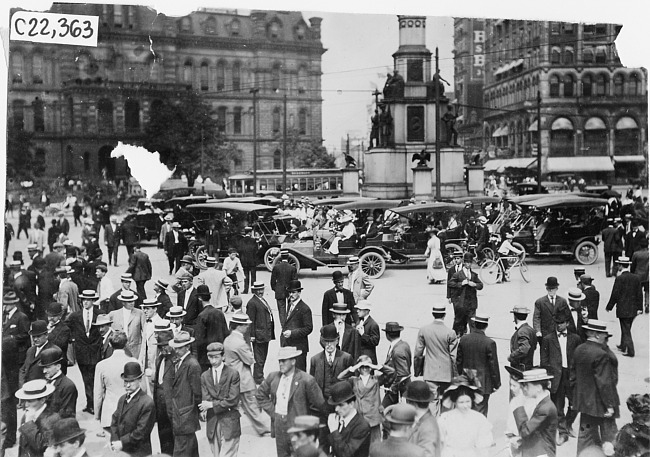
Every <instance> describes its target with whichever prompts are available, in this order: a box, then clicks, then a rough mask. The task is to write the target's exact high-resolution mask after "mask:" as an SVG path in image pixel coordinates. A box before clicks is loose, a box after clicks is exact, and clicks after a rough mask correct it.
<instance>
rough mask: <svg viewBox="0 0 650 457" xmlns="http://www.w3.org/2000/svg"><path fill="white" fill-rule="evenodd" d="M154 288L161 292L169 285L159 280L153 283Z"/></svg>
mask: <svg viewBox="0 0 650 457" xmlns="http://www.w3.org/2000/svg"><path fill="white" fill-rule="evenodd" d="M154 286H158V287H160V288H161V289H162V290H167V288H168V287H169V283H168V282H166V281H163V280H162V279H159V280H157V281H156V282H155V283H154Z"/></svg>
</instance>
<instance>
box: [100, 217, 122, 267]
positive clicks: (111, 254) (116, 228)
mask: <svg viewBox="0 0 650 457" xmlns="http://www.w3.org/2000/svg"><path fill="white" fill-rule="evenodd" d="M121 237H122V234H121V230H120V225H119V224H118V223H117V216H115V215H112V216H111V217H110V219H109V224H107V225H106V226H105V227H104V243H106V249H107V250H108V264H109V265H111V260H112V261H113V266H117V251H118V250H119V247H120V239H121Z"/></svg>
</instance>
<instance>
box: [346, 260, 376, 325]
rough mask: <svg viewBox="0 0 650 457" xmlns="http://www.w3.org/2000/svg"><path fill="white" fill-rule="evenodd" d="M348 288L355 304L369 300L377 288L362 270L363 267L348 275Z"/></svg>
mask: <svg viewBox="0 0 650 457" xmlns="http://www.w3.org/2000/svg"><path fill="white" fill-rule="evenodd" d="M347 286H348V287H347V288H348V289H349V290H351V291H352V294H353V295H354V302H355V303H359V300H365V299H367V298H368V296H369V295H370V293H371V292H372V289H374V288H375V286H374V284H373V283H372V282H371V281H370V278H369V277H368V275H367V274H365V273H364V272H363V271H362V270H361V267H359V268H357V269H356V270H354V271H353V272H351V273H349V274H348V282H347ZM357 320H358V318H357Z"/></svg>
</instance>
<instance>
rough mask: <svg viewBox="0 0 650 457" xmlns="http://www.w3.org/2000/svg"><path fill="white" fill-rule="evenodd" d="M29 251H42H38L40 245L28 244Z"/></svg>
mask: <svg viewBox="0 0 650 457" xmlns="http://www.w3.org/2000/svg"><path fill="white" fill-rule="evenodd" d="M27 250H28V251H40V249H38V244H36V243H32V244H28V245H27Z"/></svg>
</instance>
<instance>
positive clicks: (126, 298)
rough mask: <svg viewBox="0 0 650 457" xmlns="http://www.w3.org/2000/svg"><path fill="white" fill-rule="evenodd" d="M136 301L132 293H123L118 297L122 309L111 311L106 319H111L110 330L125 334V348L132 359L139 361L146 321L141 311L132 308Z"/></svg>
mask: <svg viewBox="0 0 650 457" xmlns="http://www.w3.org/2000/svg"><path fill="white" fill-rule="evenodd" d="M137 299H138V298H137V296H136V295H135V293H134V292H133V291H131V290H125V291H123V292H122V293H121V294H120V296H119V297H118V300H119V301H120V303H122V309H117V310H115V311H111V312H110V313H109V314H108V317H110V318H111V322H112V324H111V328H112V329H113V330H114V331H117V332H124V333H126V337H127V343H126V348H127V349H128V350H129V352H130V353H131V355H133V357H136V358H138V359H139V358H140V351H141V350H142V339H143V331H144V326H145V323H146V321H145V317H144V313H143V312H142V310H141V309H138V308H135V307H134V305H135V301H136V300H137Z"/></svg>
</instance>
